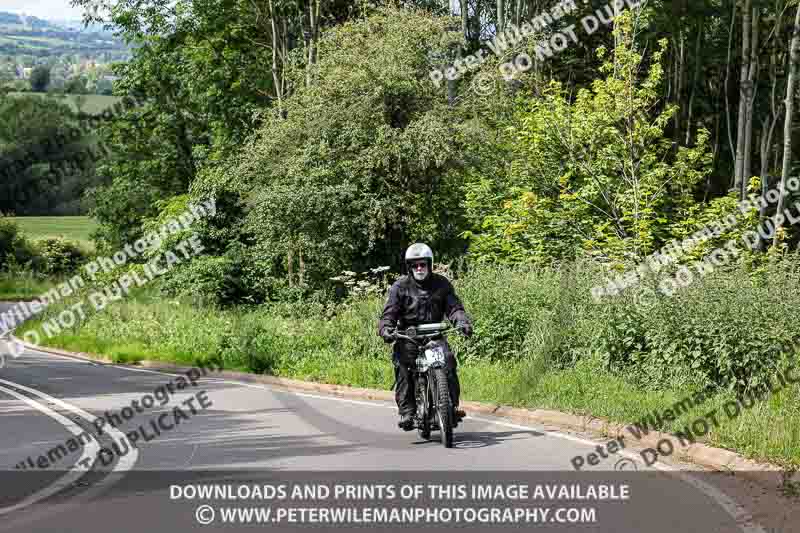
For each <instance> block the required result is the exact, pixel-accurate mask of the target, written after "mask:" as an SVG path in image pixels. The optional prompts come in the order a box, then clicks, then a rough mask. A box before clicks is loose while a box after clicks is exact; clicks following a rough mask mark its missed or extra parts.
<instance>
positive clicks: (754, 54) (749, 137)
mask: <svg viewBox="0 0 800 533" xmlns="http://www.w3.org/2000/svg"><path fill="white" fill-rule="evenodd" d="M751 25H752V27H753V36H752V39H751V41H750V64H749V66H748V73H747V114H746V117H747V121H746V122H745V133H744V162H743V163H742V187H741V193H740V196H739V197H740V198H741V199H742V200H744V199H745V197H746V196H747V186H748V184H749V181H750V176H751V174H752V170H751V169H752V166H751V161H752V154H753V149H752V147H753V105H754V104H755V100H756V91H757V86H756V77H757V76H758V70H759V68H758V67H759V61H758V29H759V10H758V8H757V7H755V8H753V20H752V22H751Z"/></svg>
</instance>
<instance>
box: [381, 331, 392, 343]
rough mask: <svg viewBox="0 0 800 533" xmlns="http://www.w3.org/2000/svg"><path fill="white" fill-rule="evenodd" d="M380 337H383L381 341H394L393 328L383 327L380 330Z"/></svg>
mask: <svg viewBox="0 0 800 533" xmlns="http://www.w3.org/2000/svg"><path fill="white" fill-rule="evenodd" d="M381 337H382V338H383V342H385V343H386V344H391V343H393V342H394V341H395V338H394V330H393V329H391V328H383V329H382V330H381Z"/></svg>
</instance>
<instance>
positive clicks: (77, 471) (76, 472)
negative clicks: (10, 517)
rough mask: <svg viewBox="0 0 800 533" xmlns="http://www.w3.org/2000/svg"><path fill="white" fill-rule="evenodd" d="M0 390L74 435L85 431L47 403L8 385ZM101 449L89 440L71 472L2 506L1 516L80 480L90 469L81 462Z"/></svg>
mask: <svg viewBox="0 0 800 533" xmlns="http://www.w3.org/2000/svg"><path fill="white" fill-rule="evenodd" d="M6 383H8V382H6ZM0 391H3V392H5V393H6V394H8V395H9V396H13V397H14V398H17V399H18V400H20V401H23V402H25V403H27V404H28V405H30V406H31V407H33V408H34V409H36V410H37V411H40V412H42V413H44V414H46V415H47V416H49V417H50V418H52V419H54V420H55V421H56V422H58V423H59V424H61V425H63V426H64V427H65V428H67V429H68V430H69V432H70V433H72V434H73V435H75V436H79V435H81V434H83V432H84V430H83V428H81V427H80V426H78V425H77V424H76V423H75V422H73V421H72V420H70V419H69V418H67V417H65V416H63V415H62V414H61V413H59V412H57V411H54V410H52V409H50V408H49V407H48V406H46V405H44V404H42V403H39V402H37V401H36V400H32V399H31V398H28V397H27V396H23V395H22V394H19V393H17V392H16V391H14V390H11V389H8V388H6V387H2V386H0ZM99 451H100V445H99V444H98V443H97V442H96V441H94V440H91V441H89V442H88V443H86V445H85V446H84V447H83V454H81V458H80V459H79V460H78V461H77V462H76V463H75V464H74V465H73V466H72V468H71V469H70V470H69V472H67V473H66V474H64V475H63V476H61V477H60V478H58V479H57V480H56V481H54V482H53V483H52V484H50V485H48V486H47V487H45V488H43V489H41V490H39V491H36V492H35V493H33V494H31V495H30V496H28V497H27V498H25V499H24V500H22V501H20V502H18V503H16V504H14V505H10V506H7V507H0V516H2V515H4V514H7V513H10V512H12V511H17V510H19V509H24V508H25V507H28V506H29V505H33V504H34V503H36V502H38V501H40V500H43V499H45V498H47V497H49V496H52V495H53V494H55V493H57V492H59V491H61V490H63V489H64V488H66V487H68V486H70V485H72V484H73V483H75V482H76V481H78V480H79V479H80V478H81V477H83V476H84V475H85V474H86V472H87V471H88V468H86V467H84V466H82V465H81V464H80V463H81V462H84V461H86V460H87V459H89V460H91V458H92V457H97V453H98V452H99ZM20 471H22V470H20Z"/></svg>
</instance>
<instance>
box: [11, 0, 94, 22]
mask: <svg viewBox="0 0 800 533" xmlns="http://www.w3.org/2000/svg"><path fill="white" fill-rule="evenodd" d="M0 11H8V12H10V13H23V12H24V13H25V14H26V15H33V16H34V17H38V18H40V19H46V20H67V19H80V18H81V16H82V15H83V11H82V10H81V9H80V8H75V7H72V6H70V0H0Z"/></svg>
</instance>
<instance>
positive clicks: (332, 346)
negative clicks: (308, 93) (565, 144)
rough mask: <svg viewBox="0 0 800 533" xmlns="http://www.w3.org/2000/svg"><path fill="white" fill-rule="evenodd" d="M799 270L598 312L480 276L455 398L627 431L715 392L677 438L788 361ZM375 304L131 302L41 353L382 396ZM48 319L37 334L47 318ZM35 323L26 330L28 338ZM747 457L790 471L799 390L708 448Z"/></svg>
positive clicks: (615, 304) (521, 279) (469, 295)
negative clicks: (611, 423) (217, 371)
mask: <svg viewBox="0 0 800 533" xmlns="http://www.w3.org/2000/svg"><path fill="white" fill-rule="evenodd" d="M798 277H800V275H798V272H797V269H796V265H795V264H794V263H790V262H786V263H780V264H776V265H772V266H770V267H767V268H765V269H763V270H762V271H760V272H758V273H747V272H745V271H742V270H731V271H728V272H716V273H714V274H712V275H710V276H708V277H706V278H703V279H701V280H698V281H697V282H696V283H695V284H694V285H692V286H690V287H688V288H686V289H684V290H683V291H681V292H680V293H678V294H676V295H674V296H672V297H669V298H668V297H665V296H663V295H656V296H653V297H650V298H648V299H645V300H642V299H640V298H638V297H637V294H638V293H637V291H636V290H633V291H631V292H630V294H627V293H623V294H622V295H620V296H618V297H615V298H611V299H609V300H607V301H602V302H596V301H594V300H593V299H592V296H591V288H592V287H593V286H594V285H596V284H599V283H601V282H602V278H603V276H602V274H601V273H600V272H599V271H598V270H597V268H595V267H591V266H588V265H580V264H579V265H573V266H571V267H569V268H564V269H562V270H558V271H557V270H536V269H533V268H500V267H493V268H485V269H477V270H474V271H472V272H469V273H467V274H465V275H462V277H461V278H460V279H458V280H456V281H455V286H456V288H457V291H458V293H459V295H460V297H461V298H462V300H463V301H464V304H465V306H466V308H467V310H468V312H469V314H470V315H471V316H472V317H473V319H474V322H475V336H474V337H473V338H472V339H469V340H465V339H462V338H460V337H456V336H453V337H451V339H450V340H451V344H452V347H453V349H454V351H455V353H456V355H457V357H458V359H459V363H460V372H459V374H460V377H461V381H462V390H463V398H464V399H472V400H480V401H489V402H498V403H503V404H510V405H517V406H528V407H542V408H552V409H561V410H566V411H570V412H575V413H581V414H593V415H595V416H601V417H606V418H609V419H611V420H615V421H618V422H633V421H637V420H639V419H641V418H642V417H643V416H644V415H646V414H647V413H650V412H652V411H653V410H662V411H663V410H664V409H666V408H667V407H670V406H672V405H673V404H675V403H676V402H677V401H679V400H680V399H682V398H684V397H685V396H686V395H687V394H690V393H691V392H693V391H696V390H700V389H702V388H705V387H707V386H709V385H711V386H715V387H717V390H718V393H717V395H716V396H715V397H713V398H711V399H708V400H707V401H706V402H705V403H703V404H702V405H701V406H699V407H697V408H696V409H695V410H693V411H692V412H689V413H685V414H684V415H682V416H681V417H680V418H679V419H678V420H675V421H674V422H672V423H668V422H667V423H665V424H664V425H663V427H661V428H660V429H662V430H666V431H677V430H680V429H682V428H683V427H684V426H686V425H687V424H689V423H691V422H692V421H694V420H695V419H696V418H697V417H699V416H702V415H703V414H705V413H707V412H709V411H710V410H711V409H713V408H720V409H721V407H722V405H723V404H724V402H725V401H728V400H730V399H732V398H733V397H734V392H735V391H743V390H747V388H748V387H750V386H754V385H757V384H758V383H760V382H763V380H764V379H765V378H766V377H767V376H769V375H770V374H771V373H772V372H773V369H774V368H776V367H779V366H782V365H785V364H787V363H788V360H789V359H791V358H794V359H795V360H796V355H795V354H794V353H789V354H787V353H786V352H785V350H783V349H782V347H783V346H784V345H785V344H786V343H788V342H789V341H792V340H795V339H798V338H800V324H798V323H797V322H796V319H795V317H796V316H797V314H796V309H797V306H798V305H799V304H800V293H799V292H798V291H796V290H795V287H797V282H798V281H800V279H798ZM382 304H383V302H382V301H381V300H379V299H375V298H368V299H360V300H355V301H352V300H351V301H348V302H346V303H345V304H342V305H340V306H338V307H337V308H336V309H335V313H334V314H333V316H331V310H330V309H327V308H325V306H322V305H317V304H314V303H311V302H297V303H293V304H286V303H283V304H274V305H268V306H261V307H259V308H255V309H244V308H239V309H228V310H219V309H213V308H207V307H195V306H192V305H189V304H187V303H182V302H180V301H177V300H166V299H163V298H160V297H158V295H157V294H156V293H154V292H153V291H147V292H139V293H138V295H137V296H136V297H134V298H131V299H128V300H127V301H122V302H118V303H116V304H114V305H112V306H110V307H109V308H107V309H106V310H104V311H103V312H101V313H92V314H90V316H88V317H87V320H86V321H85V322H84V323H83V324H82V325H80V326H75V327H74V328H71V329H69V330H66V331H64V332H62V333H61V334H59V335H58V336H56V337H54V338H52V339H49V340H48V343H50V344H52V345H55V346H61V347H63V348H66V349H73V350H78V351H84V352H94V353H98V354H105V355H109V356H112V357H114V358H116V359H117V360H119V361H131V360H136V359H141V358H148V359H165V360H171V361H178V362H184V363H192V362H196V361H198V360H204V361H215V362H218V363H222V364H223V365H224V366H225V367H228V368H232V369H239V370H245V371H251V372H260V373H269V374H273V375H278V376H287V377H293V378H299V379H307V380H314V381H320V382H328V383H337V384H346V385H353V386H361V387H377V388H383V389H388V388H389V387H390V386H391V384H392V381H393V374H392V371H391V365H390V363H389V359H390V357H389V352H390V349H389V347H387V346H386V345H385V344H384V343H383V341H382V340H381V339H380V338H379V337H378V336H377V334H376V326H377V320H378V317H379V314H380V311H381V308H382ZM57 311H58V309H50V310H48V312H47V313H46V315H45V317H44V319H47V318H48V317H52V316H54V314H55V313H56V312H57ZM37 325H40V323H36V322H34V323H31V324H28V325H27V326H26V327H27V328H34V327H37ZM709 440H710V442H711V443H712V444H715V445H718V446H723V447H727V448H731V449H736V450H739V451H741V452H744V453H746V454H748V455H750V456H751V457H755V458H758V459H766V460H772V461H775V462H778V463H782V464H785V465H794V466H798V465H800V387H798V386H797V385H795V386H793V387H790V388H788V389H786V390H783V391H781V392H779V393H777V394H775V395H773V396H772V397H770V398H767V399H766V400H765V401H763V402H760V403H759V404H758V405H757V406H756V407H755V408H754V409H752V410H750V411H747V412H746V413H744V414H743V415H742V416H741V417H739V418H737V419H736V420H734V421H732V422H730V423H727V424H723V425H722V426H721V427H720V428H718V429H715V430H714V431H713V432H712V433H711V434H710V436H709Z"/></svg>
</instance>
